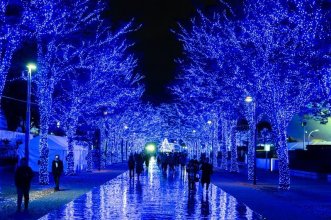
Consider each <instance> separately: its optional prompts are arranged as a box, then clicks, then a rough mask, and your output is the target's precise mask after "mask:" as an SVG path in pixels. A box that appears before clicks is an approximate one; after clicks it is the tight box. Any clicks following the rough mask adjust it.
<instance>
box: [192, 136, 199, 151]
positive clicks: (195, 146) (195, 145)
mask: <svg viewBox="0 0 331 220" xmlns="http://www.w3.org/2000/svg"><path fill="white" fill-rule="evenodd" d="M196 132H197V131H196V130H193V131H192V133H193V140H194V148H195V156H198V146H197V143H196V141H197V140H196V134H195V133H196ZM193 156H194V151H193Z"/></svg>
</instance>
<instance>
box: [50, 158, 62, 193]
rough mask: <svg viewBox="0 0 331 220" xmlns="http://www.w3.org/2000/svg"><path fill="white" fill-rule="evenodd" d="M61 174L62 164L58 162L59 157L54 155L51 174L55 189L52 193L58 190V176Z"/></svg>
mask: <svg viewBox="0 0 331 220" xmlns="http://www.w3.org/2000/svg"><path fill="white" fill-rule="evenodd" d="M62 173H63V162H62V161H61V160H60V156H59V155H56V156H55V159H54V160H53V162H52V174H53V177H54V182H55V188H54V191H59V190H60V176H61V174H62Z"/></svg>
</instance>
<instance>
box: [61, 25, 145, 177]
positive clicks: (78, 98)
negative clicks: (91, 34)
mask: <svg viewBox="0 0 331 220" xmlns="http://www.w3.org/2000/svg"><path fill="white" fill-rule="evenodd" d="M130 27H131V24H128V25H126V26H125V27H124V28H122V29H120V30H119V31H117V32H115V33H111V32H110V31H106V30H105V29H102V33H100V31H98V32H97V34H96V39H95V40H94V41H92V42H88V43H83V45H82V46H81V48H79V49H76V51H79V52H78V53H77V54H76V56H77V57H76V58H77V60H79V61H78V62H77V63H72V64H71V66H72V68H70V69H68V72H67V74H66V76H65V78H64V80H63V81H62V87H61V89H60V91H58V92H59V93H61V95H60V96H59V97H58V98H57V101H58V102H57V103H59V104H56V106H55V108H57V110H58V114H57V115H58V116H60V117H61V118H59V119H58V120H59V121H60V122H61V124H63V125H64V128H65V132H66V134H67V137H68V155H67V160H68V170H67V174H68V175H73V174H74V173H75V170H74V151H73V150H74V148H73V146H74V139H75V134H76V130H77V126H78V122H79V120H81V121H86V120H82V119H80V118H82V117H84V116H85V115H84V114H86V113H90V114H92V113H94V114H97V115H99V118H101V114H100V113H98V112H96V111H95V110H96V109H97V110H98V109H100V107H102V108H105V109H107V111H109V112H111V111H112V109H116V108H118V106H121V107H123V106H125V105H130V103H135V102H136V99H139V98H140V96H141V94H142V92H143V88H142V87H141V86H139V85H138V83H139V80H140V79H141V77H140V76H139V75H138V74H135V73H134V72H133V71H134V68H135V67H136V60H134V59H133V57H132V56H130V55H127V53H128V52H127V49H128V47H129V46H130V44H128V43H126V42H125V41H124V40H125V38H124V36H123V35H125V33H127V32H128V31H129V28H130ZM98 29H99V30H100V27H99V28H98ZM57 115H56V116H57Z"/></svg>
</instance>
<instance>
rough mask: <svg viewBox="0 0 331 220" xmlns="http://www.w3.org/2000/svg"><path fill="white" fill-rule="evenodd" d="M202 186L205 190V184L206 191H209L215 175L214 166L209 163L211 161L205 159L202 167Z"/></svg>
mask: <svg viewBox="0 0 331 220" xmlns="http://www.w3.org/2000/svg"><path fill="white" fill-rule="evenodd" d="M200 169H201V171H202V174H201V184H202V188H204V184H206V189H207V190H208V188H209V184H210V177H211V175H212V173H213V166H212V165H211V164H210V163H209V159H208V158H205V159H204V160H203V162H202V165H201V168H200Z"/></svg>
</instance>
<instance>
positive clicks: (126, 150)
mask: <svg viewBox="0 0 331 220" xmlns="http://www.w3.org/2000/svg"><path fill="white" fill-rule="evenodd" d="M128 128H129V127H128V126H127V125H124V131H126V129H128ZM123 145H124V139H123V137H122V143H121V157H122V163H123V154H124V152H123ZM125 147H126V149H125V158H126V160H127V158H128V148H127V144H125Z"/></svg>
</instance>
